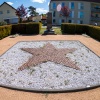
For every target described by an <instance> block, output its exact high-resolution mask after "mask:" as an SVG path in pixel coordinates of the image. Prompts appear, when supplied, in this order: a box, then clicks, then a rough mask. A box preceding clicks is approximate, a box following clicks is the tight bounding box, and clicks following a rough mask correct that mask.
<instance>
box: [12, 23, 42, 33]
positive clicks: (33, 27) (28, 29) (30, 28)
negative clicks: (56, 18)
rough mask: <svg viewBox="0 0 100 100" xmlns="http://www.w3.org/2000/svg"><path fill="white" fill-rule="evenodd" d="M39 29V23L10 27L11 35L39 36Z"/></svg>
mask: <svg viewBox="0 0 100 100" xmlns="http://www.w3.org/2000/svg"><path fill="white" fill-rule="evenodd" d="M40 29H41V23H34V22H30V23H21V24H16V25H12V34H16V33H20V34H39V32H40Z"/></svg>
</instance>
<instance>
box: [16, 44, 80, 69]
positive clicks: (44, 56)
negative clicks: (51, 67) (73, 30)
mask: <svg viewBox="0 0 100 100" xmlns="http://www.w3.org/2000/svg"><path fill="white" fill-rule="evenodd" d="M22 50H23V51H26V52H29V53H31V54H32V55H33V56H32V58H30V59H29V60H28V61H27V62H26V63H24V64H23V65H22V66H20V67H19V68H18V70H23V69H25V68H27V67H31V66H36V65H38V64H41V63H43V62H47V61H51V62H55V63H57V64H62V65H65V66H67V67H71V68H74V69H79V67H78V66H77V65H76V64H75V63H74V62H72V61H71V60H70V59H69V58H68V57H66V54H68V53H72V52H74V51H75V50H76V49H75V48H72V49H68V48H59V49H58V48H55V47H54V46H53V45H52V44H50V43H47V44H46V45H44V46H43V47H41V48H22Z"/></svg>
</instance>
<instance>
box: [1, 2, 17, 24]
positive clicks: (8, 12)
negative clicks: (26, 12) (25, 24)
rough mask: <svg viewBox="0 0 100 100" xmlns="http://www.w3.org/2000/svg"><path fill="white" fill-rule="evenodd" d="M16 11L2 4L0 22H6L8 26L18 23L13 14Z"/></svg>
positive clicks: (6, 4)
mask: <svg viewBox="0 0 100 100" xmlns="http://www.w3.org/2000/svg"><path fill="white" fill-rule="evenodd" d="M15 12H16V9H15V8H14V7H12V6H11V5H9V4H8V3H6V2H4V3H3V4H1V5H0V22H2V21H6V22H7V23H8V24H10V23H12V24H13V23H18V17H17V16H16V14H15Z"/></svg>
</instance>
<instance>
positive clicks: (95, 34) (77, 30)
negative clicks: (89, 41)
mask: <svg viewBox="0 0 100 100" xmlns="http://www.w3.org/2000/svg"><path fill="white" fill-rule="evenodd" d="M61 30H62V33H63V34H66V33H67V34H83V33H86V34H87V35H89V36H91V37H92V38H94V39H97V40H99V41H100V27H99V26H92V25H84V24H82V25H81V24H69V23H63V24H62V25H61Z"/></svg>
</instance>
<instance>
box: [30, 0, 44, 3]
mask: <svg viewBox="0 0 100 100" xmlns="http://www.w3.org/2000/svg"><path fill="white" fill-rule="evenodd" d="M31 1H32V2H38V3H44V2H46V0H31Z"/></svg>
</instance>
